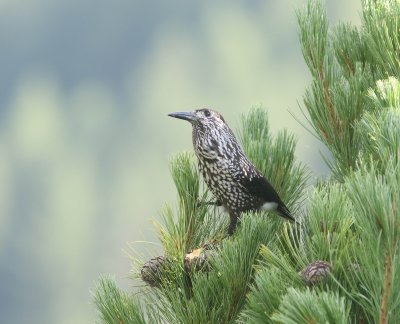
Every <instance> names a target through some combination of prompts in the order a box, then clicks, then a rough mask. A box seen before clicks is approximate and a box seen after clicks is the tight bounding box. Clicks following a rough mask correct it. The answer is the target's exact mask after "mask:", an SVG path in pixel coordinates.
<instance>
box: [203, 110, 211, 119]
mask: <svg viewBox="0 0 400 324" xmlns="http://www.w3.org/2000/svg"><path fill="white" fill-rule="evenodd" d="M204 116H206V117H210V116H211V113H210V111H209V110H208V109H205V110H204Z"/></svg>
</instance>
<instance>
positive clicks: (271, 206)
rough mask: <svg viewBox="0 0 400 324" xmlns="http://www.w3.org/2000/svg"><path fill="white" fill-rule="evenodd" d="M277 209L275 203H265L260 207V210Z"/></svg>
mask: <svg viewBox="0 0 400 324" xmlns="http://www.w3.org/2000/svg"><path fill="white" fill-rule="evenodd" d="M277 207H278V203H276V202H266V203H264V204H263V205H262V206H261V209H262V210H267V211H270V210H275V209H276V208H277Z"/></svg>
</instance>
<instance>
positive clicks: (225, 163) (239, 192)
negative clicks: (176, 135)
mask: <svg viewBox="0 0 400 324" xmlns="http://www.w3.org/2000/svg"><path fill="white" fill-rule="evenodd" d="M169 116H171V117H175V118H179V119H184V120H187V121H189V122H190V123H191V124H192V126H193V147H194V151H195V153H196V156H197V158H198V162H199V169H200V172H201V174H202V175H203V178H204V180H205V182H206V184H207V186H208V188H209V189H210V191H211V192H212V193H213V194H214V196H215V197H216V198H217V201H218V202H219V204H220V205H222V206H223V207H224V208H225V209H226V210H227V211H228V213H229V216H230V220H231V223H230V225H229V229H228V233H229V234H232V233H233V232H234V230H235V228H236V225H237V221H238V218H239V217H240V215H241V213H243V212H247V211H258V210H275V211H277V212H278V213H279V214H280V215H281V216H283V217H285V218H287V219H289V220H291V221H294V218H293V216H292V215H291V214H290V212H289V210H288V208H287V207H286V206H285V204H284V203H283V202H282V200H281V199H280V197H279V195H278V194H277V192H276V191H275V189H274V188H273V187H272V185H271V184H270V183H269V182H268V181H267V179H266V178H265V177H264V176H263V175H262V174H261V172H260V171H258V170H257V168H256V167H255V166H254V165H253V164H252V163H251V162H250V161H249V159H248V158H247V157H246V156H245V154H244V153H243V150H242V148H241V147H240V145H239V143H238V142H237V140H236V138H235V135H234V134H233V132H232V130H231V129H230V128H229V126H228V125H227V124H226V123H225V121H224V119H223V117H222V116H221V115H220V114H219V113H218V112H216V111H213V110H211V109H199V110H195V111H193V112H175V113H171V114H169Z"/></svg>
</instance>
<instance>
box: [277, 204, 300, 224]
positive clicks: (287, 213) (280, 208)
mask: <svg viewBox="0 0 400 324" xmlns="http://www.w3.org/2000/svg"><path fill="white" fill-rule="evenodd" d="M276 210H277V212H278V213H279V214H280V215H281V216H282V217H284V218H286V219H288V220H290V221H292V222H295V221H296V220H295V219H294V217H293V216H292V214H291V213H290V211H289V209H288V208H287V207H286V206H285V204H284V203H280V204H279V205H278V207H277V208H276Z"/></svg>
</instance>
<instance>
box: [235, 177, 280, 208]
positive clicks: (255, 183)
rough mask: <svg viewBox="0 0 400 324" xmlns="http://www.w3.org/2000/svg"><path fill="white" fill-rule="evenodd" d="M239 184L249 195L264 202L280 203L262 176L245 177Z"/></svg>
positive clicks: (275, 193) (273, 190)
mask: <svg viewBox="0 0 400 324" xmlns="http://www.w3.org/2000/svg"><path fill="white" fill-rule="evenodd" d="M239 182H240V183H241V185H242V186H243V187H244V188H245V189H246V190H247V191H248V192H249V193H250V194H251V195H254V196H256V197H259V198H261V199H263V200H265V202H276V203H278V204H279V203H281V199H280V198H279V196H278V194H277V192H276V191H275V189H274V187H272V185H271V184H270V183H269V182H268V181H267V179H265V178H264V177H263V176H256V177H251V178H247V177H245V178H241V179H240V180H239Z"/></svg>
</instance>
